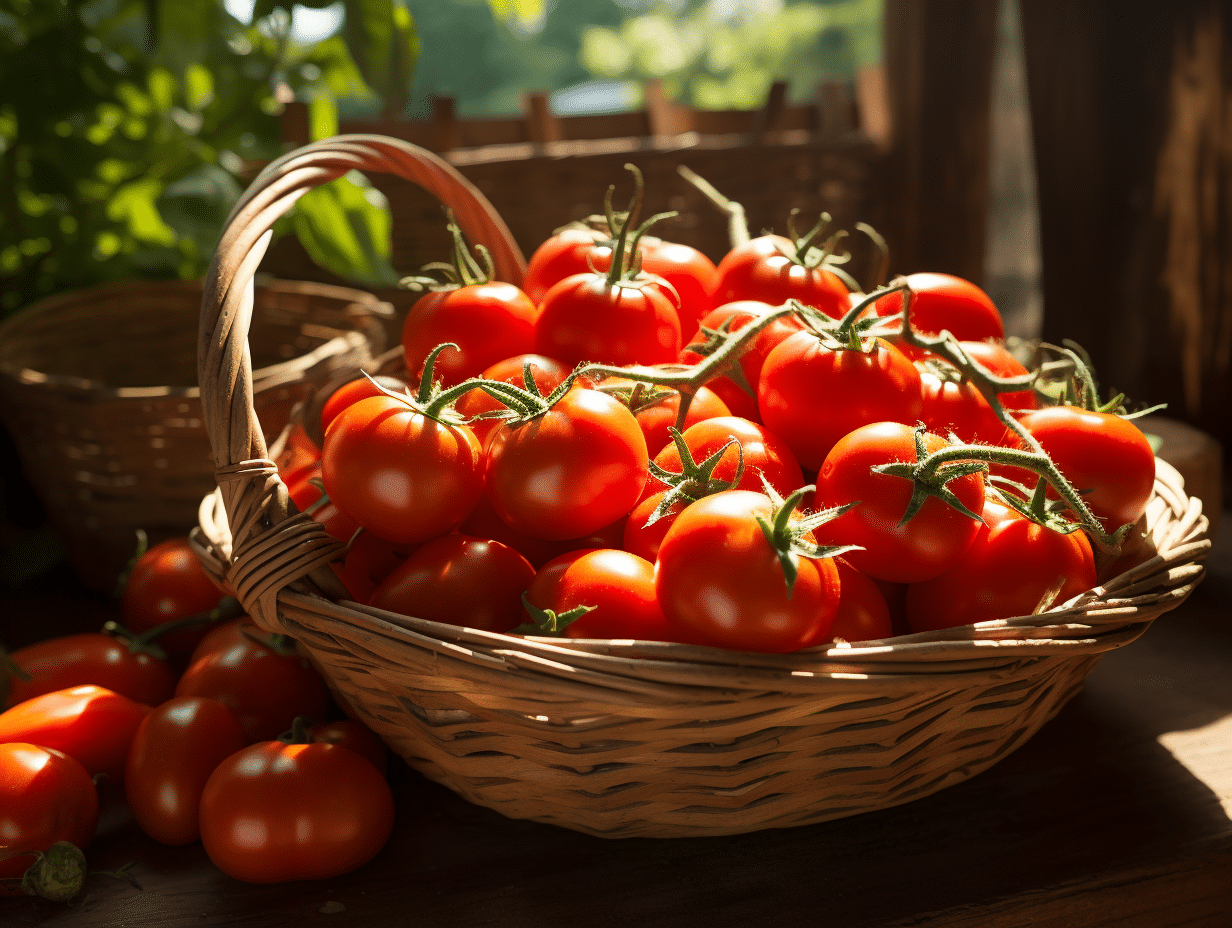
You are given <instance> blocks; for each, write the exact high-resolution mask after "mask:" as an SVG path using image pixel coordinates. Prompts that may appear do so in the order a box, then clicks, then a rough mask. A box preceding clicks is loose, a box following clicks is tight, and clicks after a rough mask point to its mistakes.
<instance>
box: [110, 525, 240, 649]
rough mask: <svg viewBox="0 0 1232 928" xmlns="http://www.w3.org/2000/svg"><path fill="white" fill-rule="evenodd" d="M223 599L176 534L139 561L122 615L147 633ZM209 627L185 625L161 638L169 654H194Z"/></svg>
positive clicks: (134, 627) (127, 586) (128, 624)
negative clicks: (187, 626)
mask: <svg viewBox="0 0 1232 928" xmlns="http://www.w3.org/2000/svg"><path fill="white" fill-rule="evenodd" d="M222 598H223V592H222V590H220V589H219V588H218V587H217V586H215V585H214V581H213V580H211V579H210V576H209V574H207V573H206V572H205V568H204V567H202V566H201V562H200V561H199V560H197V555H195V554H194V553H193V550H192V548H191V547H189V545H188V539H187V538H171V539H168V540H167V541H164V542H160V543H159V544H156V545H154V546H153V547H151V548H150V549H149V550H148V551H146V553H145V554H143V555H142V556H141V557H140V558H138V559H137V563H136V565H134V567H133V570H132V573H130V574H129V577H128V582H127V583H125V585H124V593H123V595H122V596H121V598H120V613H121V615H122V616H123V617H124V625H125V627H126V628H128V629H129V631H133V632H145V631H149V630H150V629H151V628H154V627H155V626H157V625H163V624H164V623H166V622H173V621H175V620H176V619H186V618H188V617H189V616H191V615H196V614H197V613H199V612H209V611H210V610H211V609H213V608H214V607H215V606H217V605H218V604H219V603H220V602H221V601H222ZM204 635H205V629H203V628H201V629H181V630H179V631H175V632H172V633H170V634H168V635H163V636H162V637H161V638H159V639H158V642H159V644H161V645H162V646H163V647H164V648H165V649H166V650H167V653H168V654H171V655H174V656H178V657H182V656H184V655H187V654H190V653H192V649H193V648H195V647H196V646H197V642H198V641H200V640H201V639H202V637H203V636H204Z"/></svg>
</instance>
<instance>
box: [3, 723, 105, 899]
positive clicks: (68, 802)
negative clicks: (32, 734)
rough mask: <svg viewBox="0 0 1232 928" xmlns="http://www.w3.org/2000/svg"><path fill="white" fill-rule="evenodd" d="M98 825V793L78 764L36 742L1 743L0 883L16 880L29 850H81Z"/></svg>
mask: <svg viewBox="0 0 1232 928" xmlns="http://www.w3.org/2000/svg"><path fill="white" fill-rule="evenodd" d="M97 823H98V791H97V789H96V788H95V786H94V781H93V780H92V779H91V778H90V774H89V773H88V772H87V771H86V768H85V767H83V766H82V765H81V763H80V762H79V761H77V760H75V759H73V758H72V757H70V756H68V755H67V754H65V753H63V752H61V751H57V750H55V749H54V748H48V747H43V746H41V745H37V744H29V743H25V742H20V741H10V742H5V743H0V879H7V878H13V877H20V876H21V875H22V874H23V873H24V872H25V871H26V868H28V867H29V866H30V865H31V864H32V863H34V860H35V857H34V853H33V852H35V851H46V850H47V849H48V848H49V847H51V846H52V845H53V844H55V843H56V842H57V841H69V842H71V843H72V844H75V845H77V846H78V847H85V846H86V845H87V844H88V843H89V842H90V838H91V837H93V835H94V826H95V825H96V824H97ZM27 852H29V853H27ZM3 894H4V893H3V891H2V890H0V895H3Z"/></svg>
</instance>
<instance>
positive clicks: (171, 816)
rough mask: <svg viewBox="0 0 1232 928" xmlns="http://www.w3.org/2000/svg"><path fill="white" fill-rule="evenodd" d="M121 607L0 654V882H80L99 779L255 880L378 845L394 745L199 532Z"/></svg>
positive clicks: (163, 552)
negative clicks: (243, 591) (336, 696)
mask: <svg viewBox="0 0 1232 928" xmlns="http://www.w3.org/2000/svg"><path fill="white" fill-rule="evenodd" d="M118 611H119V613H120V619H121V621H113V622H108V623H107V624H106V626H105V627H104V629H103V630H102V631H100V632H97V633H84V634H76V635H67V636H63V637H59V638H53V639H49V640H46V641H41V642H38V643H35V644H32V645H28V646H26V647H24V648H19V649H17V650H15V651H12V652H11V653H9V654H8V655H7V656H6V655H4V654H3V652H0V674H3V675H4V676H7V677H8V686H7V698H6V701H5V702H4V706H6V707H7V708H5V709H4V711H3V712H0V895H4V894H6V893H12V892H20V891H22V890H23V889H24V890H25V891H27V892H31V893H34V892H37V893H38V894H41V895H45V896H47V897H48V898H52V899H57V900H66V899H69V898H71V897H72V896H73V895H75V894H76V893H77V892H78V891H79V890H80V888H81V884H82V881H83V880H84V879H85V876H86V872H85V870H84V864H82V865H81V866H77V865H76V863H75V862H76V859H77V858H79V857H80V852H79V850H76V849H80V848H83V847H86V846H87V845H88V844H89V842H90V840H91V839H92V837H93V836H94V831H95V827H96V825H97V824H98V821H99V816H100V793H101V795H102V796H103V797H104V803H106V802H107V801H111V802H118V803H123V804H125V805H126V806H127V808H128V810H129V811H130V812H131V817H132V819H133V821H134V822H135V827H139V828H140V829H141V830H142V831H144V832H145V833H146V834H147V835H149V836H150V837H151V838H153V839H154V840H155V841H158V842H160V843H162V844H167V845H184V844H191V843H193V842H196V841H201V842H202V844H203V845H204V848H205V851H206V853H207V855H208V856H209V858H210V860H212V861H213V862H214V863H215V864H216V865H217V866H218V867H219V868H220V869H221V870H223V871H224V872H226V873H227V874H229V875H231V876H233V877H235V878H237V879H241V880H246V881H249V882H254V883H271V882H282V881H286V880H298V879H312V878H318V877H322V876H331V875H336V874H339V873H344V872H346V871H348V870H351V869H354V868H355V867H357V866H359V865H361V864H363V863H365V862H366V861H368V860H369V859H371V858H372V857H373V856H374V855H375V854H376V853H377V852H378V851H379V850H380V849H381V847H382V846H383V845H384V843H385V841H386V839H387V838H388V836H389V834H390V831H391V829H392V827H393V817H394V812H393V796H392V792H391V791H390V788H389V785H388V784H387V782H386V780H385V773H386V764H387V759H386V749H385V746H384V743H383V742H382V741H381V740H380V739H379V738H378V737H377V736H376V735H375V734H373V733H372V732H371V731H370V730H369V729H367V728H366V727H364V726H363V725H361V724H360V723H359V722H357V721H354V720H352V719H350V718H348V717H346V715H345V709H344V708H339V707H338V706H337V705H335V703H334V701H333V699H332V698H331V696H330V694H329V691H328V689H327V687H326V684H325V681H324V680H323V679H322V677H321V676H320V674H319V673H318V672H317V671H316V669H315V668H314V667H313V666H312V665H311V664H310V663H309V662H308V661H307V660H306V659H305V658H304V657H303V656H301V655H300V654H298V653H297V652H296V650H295V648H294V643H293V642H290V641H288V640H285V639H281V638H280V637H279V636H271V635H266V634H264V633H262V632H261V631H260V630H259V629H258V628H257V627H256V626H255V625H254V624H253V623H252V622H251V621H250V620H248V619H247V617H245V616H243V615H241V614H240V610H239V608H238V605H237V604H236V603H235V601H234V600H232V599H229V598H227V597H225V596H224V594H223V592H222V591H221V590H220V589H219V588H218V587H217V586H215V585H214V583H213V581H212V580H211V579H210V578H209V576H208V575H207V574H206V573H205V571H204V569H203V568H202V566H201V563H200V561H198V559H197V557H196V555H195V554H194V553H193V552H192V550H191V548H190V547H189V545H188V541H187V539H172V540H170V541H166V542H163V543H161V544H159V545H155V546H154V547H152V548H150V549H149V550H148V551H145V552H144V553H141V554H140V555H139V556H138V557H137V558H136V559H135V563H134V566H133V568H132V570H131V572H130V573H129V574H128V577H127V579H126V582H125V584H124V590H123V595H122V597H121V600H120V603H119V609H118ZM121 622H122V624H121ZM272 797H273V798H272ZM340 799H341V800H342V801H339V800H340ZM65 850H68V851H71V852H72V853H71V854H69V855H68V856H66V855H65V854H64V853H63V852H64V851H65ZM73 855H76V857H74V856H73ZM66 862H67V864H66ZM66 872H67V873H69V874H70V876H69V877H68V878H66V877H65V876H64V874H65V873H66Z"/></svg>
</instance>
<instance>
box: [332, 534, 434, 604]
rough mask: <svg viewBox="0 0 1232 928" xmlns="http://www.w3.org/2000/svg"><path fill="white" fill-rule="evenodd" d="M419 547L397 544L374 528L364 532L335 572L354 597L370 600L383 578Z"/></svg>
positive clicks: (362, 600)
mask: <svg viewBox="0 0 1232 928" xmlns="http://www.w3.org/2000/svg"><path fill="white" fill-rule="evenodd" d="M418 547H419V546H418V545H398V544H394V543H393V542H392V541H386V540H385V539H384V538H381V537H380V536H379V535H375V534H373V533H372V532H360V534H359V537H357V538H356V539H355V540H354V541H353V542H351V546H350V548H348V549H347V552H346V555H345V556H344V557H343V559H342V564H341V566H337V567H336V569H335V571H334V572H335V573H336V574H337V575H338V579H339V580H341V581H342V585H343V586H345V587H346V588H347V592H348V593H350V594H351V598H352V599H354V600H355V601H356V602H358V603H366V602H367V601H368V597H369V596H371V595H372V591H373V590H375V589H376V588H377V587H378V586H379V585H380V583H381V581H382V580H384V579H385V578H386V577H388V576H389V575H390V574H391V573H392V572H393V569H394V568H395V567H397V566H398V565H399V564H401V563H402V562H403V561H405V560H406V559H407V558H408V557H409V556H410V555H411V554H412V553H413V552H414V551H415V550H416V549H417V548H418Z"/></svg>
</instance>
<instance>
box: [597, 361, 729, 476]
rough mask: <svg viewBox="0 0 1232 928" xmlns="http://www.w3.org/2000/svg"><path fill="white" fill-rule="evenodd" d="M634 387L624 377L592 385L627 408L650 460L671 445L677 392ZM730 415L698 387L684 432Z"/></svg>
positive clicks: (711, 394) (709, 392)
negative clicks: (693, 426)
mask: <svg viewBox="0 0 1232 928" xmlns="http://www.w3.org/2000/svg"><path fill="white" fill-rule="evenodd" d="M636 383H637V381H634V380H630V379H628V378H627V377H605V378H604V379H603V380H601V381H599V383H597V384H596V385H595V389H596V390H599V391H601V392H603V393H607V394H608V395H609V396H615V397H616V398H617V399H618V400H620V401H621V402H622V403H624V404H625V405H626V406H628V407H629V411H630V412H632V413H633V416H634V418H635V419H637V424H638V425H639V426H641V428H642V434H643V435H644V436H645V437H646V450H647V452H648V453H649V454H650V455H651V456H652V457H653V456H654V455H656V454H658V453H659V452H660V451H662V450H663V448H664V447H666V446H667V445H668V444H670V443H671V441H672V436H671V435H670V434H669V433H668V429H670V428H672V427H673V426H674V425H675V424H676V418H677V416H678V415H679V414H680V391H679V390H674V389H672V388H671V387H661V386H655V385H652V384H648V383H643V384H641V386H640V388H635V386H634V385H635V384H636ZM730 415H731V410H729V409H728V408H727V404H726V403H724V402H723V401H722V400H721V399H719V397H718V396H717V395H716V394H715V393H714V391H713V390H710V389H709V388H707V387H699V388H698V390H697V393H696V394H695V395H694V396H693V400H692V402H691V403H690V404H689V410H688V412H686V413H685V417H684V428H685V429H687V428H688V427H689V426H691V425H694V424H696V423H698V422H701V421H702V420H703V419H715V418H718V417H719V416H730Z"/></svg>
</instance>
